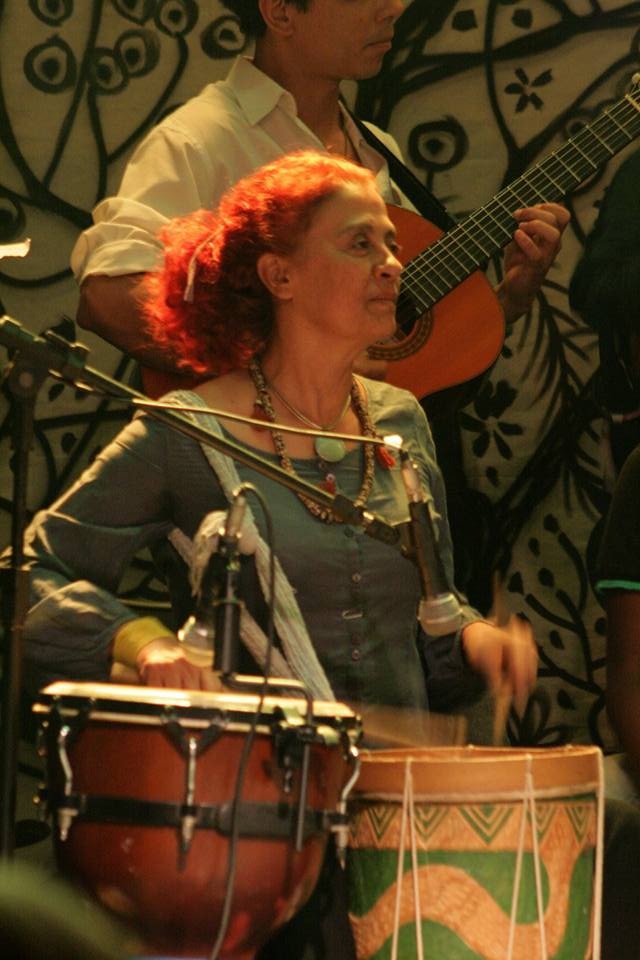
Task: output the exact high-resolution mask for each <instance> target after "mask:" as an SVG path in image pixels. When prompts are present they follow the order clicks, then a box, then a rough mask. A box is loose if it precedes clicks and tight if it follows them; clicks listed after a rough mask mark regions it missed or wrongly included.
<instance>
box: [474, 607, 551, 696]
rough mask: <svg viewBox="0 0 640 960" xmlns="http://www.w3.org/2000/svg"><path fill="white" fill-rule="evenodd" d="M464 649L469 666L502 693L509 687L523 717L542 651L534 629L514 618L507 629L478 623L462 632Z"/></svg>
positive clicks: (490, 685) (480, 621)
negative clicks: (506, 686) (539, 653)
mask: <svg viewBox="0 0 640 960" xmlns="http://www.w3.org/2000/svg"><path fill="white" fill-rule="evenodd" d="M462 647H463V650H464V653H465V656H466V658H467V662H468V663H469V665H470V666H471V667H472V668H473V669H474V670H476V671H477V672H478V673H480V674H482V676H483V677H484V679H485V680H486V683H487V686H488V687H489V689H490V690H491V691H492V692H493V693H494V694H496V695H497V694H499V693H501V692H502V691H503V690H504V687H505V685H508V687H509V689H510V691H511V696H512V699H513V704H514V706H515V708H516V710H517V712H518V713H519V714H520V715H522V713H523V712H524V709H525V707H526V705H527V700H528V699H529V695H530V693H531V691H532V690H533V688H534V687H535V684H536V675H537V672H538V650H537V647H536V643H535V640H534V637H533V631H532V629H531V626H530V625H529V624H528V623H527V622H526V621H525V620H521V619H520V617H515V616H512V617H510V618H509V620H508V622H507V623H506V624H505V625H504V626H500V627H499V626H496V625H495V624H492V623H489V622H488V621H486V620H477V621H476V622H475V623H470V624H468V625H467V626H466V627H464V628H463V630H462Z"/></svg>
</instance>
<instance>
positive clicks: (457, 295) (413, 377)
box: [372, 206, 505, 399]
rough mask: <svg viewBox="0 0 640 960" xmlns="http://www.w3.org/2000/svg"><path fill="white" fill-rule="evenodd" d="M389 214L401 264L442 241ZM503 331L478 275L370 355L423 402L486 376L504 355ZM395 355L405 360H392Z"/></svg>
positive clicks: (422, 226) (422, 225) (416, 219)
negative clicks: (400, 336)
mask: <svg viewBox="0 0 640 960" xmlns="http://www.w3.org/2000/svg"><path fill="white" fill-rule="evenodd" d="M388 212H389V217H390V219H391V220H392V221H393V224H394V226H395V227H396V230H397V231H398V239H399V241H400V245H401V248H402V249H401V255H400V259H401V260H402V262H403V264H405V263H407V262H409V261H411V260H413V258H414V257H416V256H417V255H418V254H420V253H422V251H424V250H425V249H426V248H427V247H429V246H430V245H431V244H432V243H434V242H435V241H436V240H438V239H439V238H440V237H441V236H442V235H443V234H442V231H441V230H439V229H438V228H437V227H435V226H433V224H431V223H429V222H428V221H427V220H424V219H423V218H422V217H420V216H418V214H416V213H413V212H411V211H410V210H404V209H403V208H402V207H393V206H390V207H389V208H388ZM420 326H421V327H422V329H418V327H420ZM504 330H505V324H504V315H503V312H502V307H501V306H500V303H499V302H498V299H497V297H496V295H495V293H494V292H493V289H492V287H491V284H490V283H489V282H488V281H487V279H486V277H485V276H484V274H483V273H482V271H480V270H478V271H476V272H475V273H472V274H471V275H470V276H469V277H467V279H466V280H464V281H463V282H462V283H461V284H460V285H459V286H457V287H454V289H453V290H451V291H450V292H449V293H448V294H447V295H446V296H445V297H444V298H443V299H442V300H440V301H439V302H438V303H436V304H435V306H434V307H433V308H432V309H431V310H430V311H429V315H428V316H427V317H422V318H421V320H420V321H419V323H417V324H415V326H414V328H413V329H412V330H410V331H407V332H406V335H405V336H404V338H403V339H402V340H399V341H397V342H393V343H390V344H389V345H384V346H383V347H382V348H381V349H380V350H379V349H378V348H377V347H376V348H374V350H373V351H372V353H373V354H374V355H375V356H377V357H380V358H382V357H385V356H386V358H387V359H388V360H389V366H388V369H387V374H386V377H385V379H386V380H387V381H388V382H389V383H393V384H394V385H395V386H397V387H403V388H404V389H405V390H410V391H411V393H413V394H414V395H415V396H416V397H418V399H421V398H422V397H425V396H428V395H430V394H433V393H437V392H439V391H440V390H444V389H445V388H447V387H452V386H456V385H457V384H460V383H466V382H467V381H469V380H472V379H473V378H474V377H477V376H478V375H479V374H481V373H484V372H485V371H486V370H488V369H489V367H490V366H491V365H492V364H493V363H494V361H495V360H496V358H497V357H498V354H499V353H500V350H501V349H502V344H503V342H504ZM396 351H397V352H399V353H404V354H405V355H404V356H398V357H397V358H395V357H394V356H393V354H394V353H395V352H396Z"/></svg>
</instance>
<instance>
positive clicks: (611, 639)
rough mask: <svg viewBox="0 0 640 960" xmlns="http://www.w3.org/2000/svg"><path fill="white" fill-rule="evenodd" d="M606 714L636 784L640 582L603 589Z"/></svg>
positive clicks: (639, 779) (639, 769)
mask: <svg viewBox="0 0 640 960" xmlns="http://www.w3.org/2000/svg"><path fill="white" fill-rule="evenodd" d="M604 606H605V610H606V613H607V692H606V697H607V713H608V715H609V718H610V720H611V723H612V725H613V728H614V730H615V731H616V733H617V735H618V737H619V739H620V743H621V745H622V746H623V748H624V750H625V752H626V754H627V761H628V762H627V768H628V769H629V770H630V772H631V774H632V776H633V778H634V780H635V782H636V784H637V785H638V786H639V787H640V583H638V584H637V589H636V590H622V589H620V590H607V592H606V595H605V598H604Z"/></svg>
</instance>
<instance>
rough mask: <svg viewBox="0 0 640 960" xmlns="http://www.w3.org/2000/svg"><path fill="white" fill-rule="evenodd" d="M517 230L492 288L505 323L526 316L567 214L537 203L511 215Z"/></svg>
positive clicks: (554, 253)
mask: <svg viewBox="0 0 640 960" xmlns="http://www.w3.org/2000/svg"><path fill="white" fill-rule="evenodd" d="M513 216H514V219H515V220H517V221H518V227H517V229H516V231H515V233H514V235H513V240H512V242H511V243H510V244H509V246H508V247H507V248H506V249H505V252H504V277H503V280H502V282H501V283H500V285H499V286H498V287H497V289H496V293H497V294H498V297H499V299H500V302H501V304H502V309H503V310H504V315H505V319H506V321H507V323H513V321H514V320H517V319H518V317H521V316H522V314H523V313H526V312H527V310H528V309H529V308H530V306H531V304H532V303H533V301H534V299H535V296H536V294H537V293H538V290H539V289H540V286H541V284H542V281H543V280H544V278H545V276H546V274H547V271H548V269H549V267H550V266H551V264H552V263H553V261H554V260H555V258H556V256H557V254H558V252H559V250H560V247H561V243H562V234H563V231H564V229H565V227H566V226H567V224H568V223H569V219H570V214H569V211H568V210H567V209H566V208H565V207H563V206H561V205H560V204H559V203H539V204H536V206H534V207H523V208H522V209H520V210H516V211H515V212H514V215H513Z"/></svg>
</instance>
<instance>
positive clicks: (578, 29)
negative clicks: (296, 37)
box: [0, 0, 640, 747]
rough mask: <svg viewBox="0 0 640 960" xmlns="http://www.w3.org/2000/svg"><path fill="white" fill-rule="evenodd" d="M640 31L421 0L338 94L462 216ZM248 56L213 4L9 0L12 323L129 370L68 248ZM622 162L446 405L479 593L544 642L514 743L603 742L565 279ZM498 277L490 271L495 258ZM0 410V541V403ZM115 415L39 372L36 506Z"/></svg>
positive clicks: (3, 459)
mask: <svg viewBox="0 0 640 960" xmlns="http://www.w3.org/2000/svg"><path fill="white" fill-rule="evenodd" d="M639 25H640V3H638V2H627V3H624V2H616V0H605V2H603V3H597V2H594V0H569V2H565V3H556V2H546V0H488V2H481V0H459V2H456V0H428V2H427V0H414V2H413V3H408V4H407V5H406V8H405V11H404V14H403V15H402V17H401V18H400V20H399V22H398V25H397V32H396V37H397V39H396V43H395V47H394V50H393V51H392V52H391V53H390V55H389V56H388V58H387V61H386V64H385V67H384V70H383V72H382V73H381V75H380V76H379V77H378V78H377V79H375V80H372V81H369V82H367V83H364V84H362V85H361V86H360V88H359V89H358V90H356V89H355V88H354V86H353V85H348V86H347V88H346V94H347V97H348V99H349V100H350V102H351V103H352V104H355V105H356V107H357V110H358V112H359V113H360V115H361V116H363V117H365V118H370V119H372V120H374V121H375V122H376V123H378V124H379V125H380V126H382V127H385V128H387V129H388V130H390V131H391V132H392V133H393V134H394V136H395V137H396V138H397V140H398V142H399V143H400V145H401V147H402V150H403V151H404V154H405V157H406V158H407V160H408V162H409V165H410V167H411V169H412V170H413V172H414V173H415V174H416V175H417V176H418V177H419V178H420V179H421V180H422V182H423V183H426V184H427V185H428V186H429V187H431V188H432V189H433V190H434V192H435V193H436V194H437V195H438V197H439V198H440V199H441V200H443V201H444V202H445V203H446V204H447V206H448V208H449V210H450V211H451V213H452V214H453V215H454V216H455V217H456V218H461V217H464V216H465V215H466V214H468V213H470V212H471V211H473V210H474V209H475V208H477V207H479V206H481V205H483V204H484V203H486V202H487V201H488V200H489V199H490V198H491V197H492V196H493V195H494V194H495V193H497V192H498V190H500V188H501V187H502V186H504V185H506V184H508V183H510V182H511V181H512V180H513V179H514V178H515V177H516V176H518V175H519V174H520V173H522V172H523V171H524V170H526V169H527V168H528V167H530V166H531V165H532V164H534V163H535V162H536V161H537V160H539V159H541V158H542V157H544V156H546V155H547V154H548V153H549V152H550V151H552V150H553V149H555V148H556V147H558V146H559V145H560V144H562V143H563V142H564V141H565V140H566V139H567V138H568V137H570V136H571V135H572V134H573V133H575V132H576V130H577V129H579V126H580V125H581V124H582V123H584V122H585V121H589V120H591V119H593V118H594V117H595V116H596V115H597V114H598V113H599V112H600V111H601V110H602V109H603V108H605V107H606V106H607V105H608V104H609V103H611V101H612V100H614V99H617V98H619V97H620V96H622V95H623V93H624V89H625V85H626V84H627V83H628V81H629V78H630V76H631V74H632V73H633V71H634V70H635V69H637V68H638V62H639V57H638V38H639V36H640V34H639ZM244 49H246V43H245V38H244V37H243V36H242V34H241V32H240V30H239V28H238V24H237V22H236V21H235V19H234V18H233V16H231V15H230V14H229V13H228V11H226V10H225V9H224V7H222V5H221V4H218V3H217V2H214V0H212V2H209V3H205V2H201V3H195V2H194V0H112V2H107V0H93V2H89V0H86V2H85V0H83V2H78V0H28V2H25V0H4V2H2V3H0V137H1V140H2V147H1V164H0V243H8V242H12V241H16V240H21V239H23V238H25V237H31V238H32V250H31V253H30V255H29V256H28V258H27V259H25V260H17V259H5V260H3V261H2V263H1V264H0V281H1V293H0V296H1V298H2V304H3V307H4V310H5V311H6V312H7V313H8V314H9V315H11V316H12V317H13V318H15V319H16V320H19V321H20V322H21V323H22V324H24V325H25V326H26V327H28V328H29V329H31V330H34V331H37V332H40V331H42V330H44V329H45V328H47V327H53V328H54V329H57V330H59V331H60V332H62V333H64V334H65V335H67V336H69V337H71V338H74V337H76V336H77V337H78V339H79V340H81V341H82V342H84V343H86V344H87V345H88V346H89V347H90V350H91V354H90V363H91V365H92V366H95V367H98V368H100V369H101V370H103V371H104V372H106V373H109V374H111V375H113V376H115V377H118V378H121V377H128V376H129V375H130V374H131V372H132V365H131V363H130V362H129V361H128V360H126V359H124V358H123V357H122V356H121V355H120V354H119V353H118V352H117V351H115V350H114V349H112V348H111V347H109V346H108V345H107V344H105V343H104V342H102V341H101V340H99V339H98V338H96V337H93V336H91V335H90V334H87V333H86V332H84V331H79V332H78V331H77V330H76V329H75V326H74V322H73V318H74V316H75V310H76V305H77V296H78V295H77V289H76V286H75V282H74V280H73V278H72V276H71V274H70V270H69V265H68V264H69V254H70V251H71V248H72V245H73V243H74V239H75V237H76V235H77V233H78V231H80V230H81V229H82V228H84V227H85V226H87V225H88V224H89V222H90V211H91V209H92V207H93V206H94V204H95V203H96V202H97V201H98V200H99V199H100V198H101V197H102V196H104V195H105V194H107V193H110V192H114V191H115V190H116V189H117V186H118V183H119V180H120V177H121V174H122V171H123V168H124V165H125V163H126V161H127V158H128V157H129V155H130V153H131V150H132V148H133V146H134V145H135V143H136V142H137V141H138V140H139V139H140V137H141V136H142V135H143V134H144V133H145V131H146V130H148V129H149V128H150V127H151V126H152V125H153V124H155V123H157V121H158V120H159V119H160V118H162V117H163V116H164V115H165V114H166V113H167V112H168V111H170V110H173V109H174V108H175V107H176V106H177V105H179V104H180V103H182V102H183V101H184V100H185V99H187V98H188V97H189V96H191V95H192V94H194V93H196V92H197V91H199V90H200V89H201V88H202V87H203V86H204V84H205V83H207V82H210V81H213V80H216V79H218V78H221V77H223V76H224V75H225V74H226V72H227V70H228V67H229V62H230V59H231V58H232V57H233V56H234V55H235V54H237V53H239V52H241V51H243V50H244ZM631 149H632V148H631ZM627 152H628V151H623V153H622V154H621V155H619V156H618V157H616V158H614V159H613V160H611V161H610V162H609V163H608V164H607V166H606V168H605V169H603V170H600V171H598V172H597V173H595V174H594V175H593V176H592V177H591V178H590V179H589V180H588V181H587V183H585V184H584V185H583V186H581V187H580V188H579V189H576V190H575V191H574V192H573V194H572V196H571V197H570V198H569V199H568V204H569V206H570V208H571V211H572V215H573V220H572V224H571V226H570V227H569V229H568V230H567V232H566V237H565V241H564V244H563V249H562V252H561V255H560V257H559V259H558V262H557V264H556V266H554V267H553V269H552V270H551V271H550V273H549V274H548V277H547V279H546V282H545V284H544V287H543V289H542V291H541V293H540V296H539V297H538V299H537V302H536V304H535V307H534V309H533V310H532V311H531V313H530V314H529V315H528V316H527V317H526V318H524V319H522V320H521V321H519V322H518V323H517V324H516V325H514V326H513V327H512V328H511V329H510V330H509V331H508V334H507V337H506V340H505V343H504V348H503V350H502V353H501V355H500V357H499V359H498V361H497V363H496V364H495V366H494V368H493V370H492V371H491V374H490V376H489V377H488V378H487V379H486V380H485V382H484V383H483V384H482V386H481V387H480V390H479V392H478V393H477V394H476V396H475V398H474V400H473V402H471V403H470V404H468V405H467V406H466V407H465V408H464V409H463V411H462V412H461V414H460V416H459V428H460V431H461V437H462V443H463V450H464V459H465V470H466V475H467V478H468V481H469V484H470V487H471V491H472V492H471V494H470V495H469V497H468V518H467V519H468V532H469V538H470V541H469V547H468V550H469V556H470V557H471V558H472V566H473V570H472V571H471V574H470V577H471V579H470V587H471V591H472V594H473V593H477V595H478V596H480V597H482V596H483V595H484V593H483V591H484V589H485V587H486V581H487V575H488V573H489V571H490V570H492V569H493V568H494V567H496V566H497V567H499V568H500V569H502V570H503V571H504V572H505V587H506V599H507V603H508V606H509V608H510V609H511V610H512V611H514V612H521V613H523V614H525V615H526V616H527V617H529V618H530V619H531V620H532V622H533V624H534V627H535V630H536V634H537V637H538V640H539V642H540V645H541V670H540V683H539V685H538V689H537V691H536V694H535V696H534V697H533V698H532V701H531V704H530V707H529V709H528V711H527V714H526V716H525V718H524V719H523V720H522V722H516V721H515V719H514V718H512V719H511V722H510V724H509V737H510V739H511V741H512V742H513V743H519V744H538V745H551V744H556V743H560V742H563V741H566V740H574V741H582V742H590V741H592V742H595V743H599V744H602V745H604V746H605V747H610V746H611V745H612V740H611V734H610V732H609V730H608V727H607V724H606V719H605V714H604V682H605V660H604V656H605V644H604V619H603V613H602V609H601V607H600V606H599V604H598V602H597V599H596V597H595V595H594V593H593V589H592V577H593V561H594V552H595V549H596V545H597V541H598V537H599V531H600V527H601V522H602V516H603V512H604V511H605V509H606V506H607V502H608V496H607V494H606V492H605V489H604V486H603V458H602V455H601V445H600V439H601V435H602V425H603V423H602V419H601V416H600V412H599V409H598V404H597V401H596V396H595V393H594V377H595V374H596V370H597V344H596V338H595V335H594V333H593V332H592V331H591V330H590V329H589V328H588V327H586V326H585V325H584V324H583V323H582V322H581V320H580V318H579V317H577V316H575V315H572V314H571V311H570V309H569V306H568V300H567V286H568V281H569V279H570V276H571V273H572V270H573V268H574V265H575V263H576V259H577V257H578V256H579V253H580V250H581V245H582V243H583V241H584V237H585V234H586V232H588V230H589V228H590V226H591V225H592V223H593V220H594V218H595V215H596V213H597V206H598V203H599V201H600V199H601V197H602V194H603V191H604V189H605V186H606V184H607V183H608V181H609V180H610V179H611V176H612V174H613V172H614V171H615V169H616V167H617V165H618V164H619V162H620V160H621V159H622V158H624V156H625V155H626V154H627ZM493 269H495V270H496V271H497V272H498V274H499V269H500V267H499V263H498V264H495V265H494V267H493ZM479 322H482V321H481V318H480V319H479ZM4 360H5V355H4V353H3V354H2V361H3V363H4ZM0 403H1V404H2V407H1V410H0V471H1V473H0V521H1V523H2V530H1V531H0V532H1V534H2V544H6V543H7V542H8V541H9V529H10V516H11V509H12V475H11V469H10V459H11V451H10V418H9V408H8V403H7V399H6V395H5V396H4V397H2V398H0ZM125 418H126V412H124V411H123V410H121V409H120V408H119V407H118V406H117V405H116V404H114V403H110V402H106V401H96V400H95V399H93V398H91V397H88V396H86V395H84V394H83V393H80V392H78V391H76V390H74V389H72V388H70V387H67V386H64V385H62V384H60V383H56V382H54V381H53V380H49V381H47V383H46V384H45V387H44V388H43V390H42V391H41V393H40V396H39V399H38V403H37V424H36V439H35V444H34V449H33V453H32V457H31V484H30V491H29V506H30V509H32V510H35V509H37V508H38V507H40V506H42V505H44V504H47V503H49V502H50V501H51V499H52V498H53V497H54V496H55V495H56V494H57V492H58V491H59V490H60V489H61V488H62V487H63V486H65V485H66V484H67V483H68V482H69V480H70V479H72V478H73V477H75V476H76V475H77V474H78V472H79V471H80V469H81V468H82V467H83V466H84V465H85V464H86V463H87V461H88V460H89V459H90V458H91V457H92V456H93V455H95V452H96V450H98V449H99V448H100V446H101V445H103V444H104V443H105V442H106V441H107V440H108V439H109V438H110V437H111V436H112V435H113V433H114V432H115V431H116V429H117V428H118V427H119V426H120V425H121V424H122V423H123V422H124V420H125ZM114 496H118V491H114ZM474 577H478V578H479V582H478V583H476V582H475V581H474ZM126 591H127V594H128V596H130V597H131V598H132V599H134V600H138V601H140V602H142V603H144V605H145V606H149V605H153V604H154V603H155V602H159V603H161V602H162V601H163V593H162V590H161V589H160V587H159V585H158V583H157V582H156V581H155V580H154V577H153V573H152V571H151V569H150V567H149V565H148V564H147V563H145V562H144V560H143V559H141V561H140V562H139V563H138V564H137V565H136V567H135V569H134V570H133V571H132V574H131V576H130V577H129V578H128V581H127V584H126Z"/></svg>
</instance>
